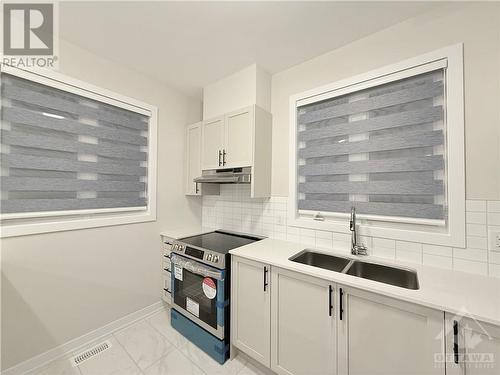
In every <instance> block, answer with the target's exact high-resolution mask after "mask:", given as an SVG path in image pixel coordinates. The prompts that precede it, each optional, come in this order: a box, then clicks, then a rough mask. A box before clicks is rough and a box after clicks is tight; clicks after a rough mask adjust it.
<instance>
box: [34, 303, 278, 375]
mask: <svg viewBox="0 0 500 375" xmlns="http://www.w3.org/2000/svg"><path fill="white" fill-rule="evenodd" d="M104 340H109V341H110V342H111V345H112V346H111V348H110V349H107V350H106V351H104V352H102V353H101V354H99V355H97V356H95V357H93V358H92V359H89V360H87V361H85V362H83V363H81V364H80V365H79V366H78V367H73V365H72V364H71V363H70V361H69V357H70V356H71V355H75V354H78V353H81V352H83V351H85V350H86V347H85V348H82V349H81V350H78V351H77V352H75V353H72V354H71V355H68V356H67V357H62V358H59V359H57V360H54V361H53V362H50V363H48V364H46V365H44V366H42V367H40V368H38V369H35V370H33V371H31V372H29V373H28V374H29V375H108V374H116V375H165V374H168V375H170V374H171V375H237V374H238V375H270V374H272V372H270V371H269V370H268V369H265V368H264V367H262V366H261V365H260V364H258V363H256V362H255V361H253V360H252V359H250V358H248V357H246V356H245V355H243V354H239V355H238V356H237V357H236V358H234V359H233V360H231V361H227V362H226V363H225V364H224V365H223V366H221V365H219V364H218V363H217V362H215V361H214V360H213V359H212V358H210V357H209V356H208V355H206V354H205V353H204V352H203V351H201V350H200V349H198V348H197V347H196V346H195V345H193V344H191V342H189V341H188V340H186V339H185V338H184V337H183V336H182V335H180V334H179V333H178V332H177V331H176V330H174V329H173V328H172V327H171V326H170V309H169V308H168V307H166V308H165V309H162V310H161V311H159V312H156V313H154V314H153V315H150V316H148V317H146V318H144V319H142V320H140V321H138V322H135V323H134V324H132V325H130V326H128V327H125V328H123V329H122V330H120V331H117V332H115V333H114V334H112V335H110V336H108V337H104V338H101V339H99V340H98V342H102V341H104ZM96 343H97V342H92V343H89V344H88V347H89V348H90V347H92V346H93V345H95V344H96Z"/></svg>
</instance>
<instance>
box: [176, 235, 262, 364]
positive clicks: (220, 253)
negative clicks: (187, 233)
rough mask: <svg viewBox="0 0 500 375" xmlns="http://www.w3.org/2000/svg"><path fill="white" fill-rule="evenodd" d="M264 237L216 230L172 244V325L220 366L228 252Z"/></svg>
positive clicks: (224, 354) (225, 333)
mask: <svg viewBox="0 0 500 375" xmlns="http://www.w3.org/2000/svg"><path fill="white" fill-rule="evenodd" d="M261 239H263V237H258V236H253V235H247V234H242V233H236V232H228V231H221V230H216V231H213V232H209V233H203V234H200V235H196V236H191V237H186V238H181V239H179V240H176V241H174V242H173V244H172V253H173V254H172V256H171V261H172V267H171V268H172V270H171V271H172V272H171V275H172V276H171V277H172V282H171V285H172V307H173V309H172V310H171V324H172V326H173V327H174V328H175V329H177V330H178V331H179V332H180V333H182V334H183V335H184V336H186V337H187V338H188V339H189V340H191V342H193V343H194V344H196V345H197V346H198V347H199V348H201V349H202V350H204V351H205V352H206V353H207V354H208V355H210V356H211V357H212V358H214V359H215V360H217V361H218V362H219V363H224V361H225V360H226V359H227V358H228V356H229V352H228V350H229V346H230V345H229V337H230V335H229V327H230V322H229V316H230V310H229V309H230V301H229V296H230V279H231V278H230V272H231V270H230V268H231V261H230V254H229V250H231V249H235V248H237V247H240V246H245V245H248V244H251V243H253V242H256V241H259V240H261Z"/></svg>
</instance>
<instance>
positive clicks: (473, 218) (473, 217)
mask: <svg viewBox="0 0 500 375" xmlns="http://www.w3.org/2000/svg"><path fill="white" fill-rule="evenodd" d="M465 217H466V219H467V224H483V225H485V224H486V212H467V213H466V215H465Z"/></svg>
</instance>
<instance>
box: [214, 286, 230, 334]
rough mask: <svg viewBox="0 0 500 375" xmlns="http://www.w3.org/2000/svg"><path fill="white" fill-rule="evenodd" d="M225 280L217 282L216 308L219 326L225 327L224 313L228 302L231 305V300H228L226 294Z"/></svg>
mask: <svg viewBox="0 0 500 375" xmlns="http://www.w3.org/2000/svg"><path fill="white" fill-rule="evenodd" d="M224 283H225V282H224V280H219V281H218V282H217V301H216V302H215V307H216V308H217V325H218V326H220V327H224V312H225V310H224V309H225V307H226V301H227V303H229V299H226V296H225V293H224Z"/></svg>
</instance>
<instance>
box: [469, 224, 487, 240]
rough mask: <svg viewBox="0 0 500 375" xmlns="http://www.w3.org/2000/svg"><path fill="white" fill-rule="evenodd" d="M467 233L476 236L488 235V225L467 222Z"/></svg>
mask: <svg viewBox="0 0 500 375" xmlns="http://www.w3.org/2000/svg"><path fill="white" fill-rule="evenodd" d="M467 235H468V236H475V237H486V225H481V224H467Z"/></svg>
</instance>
